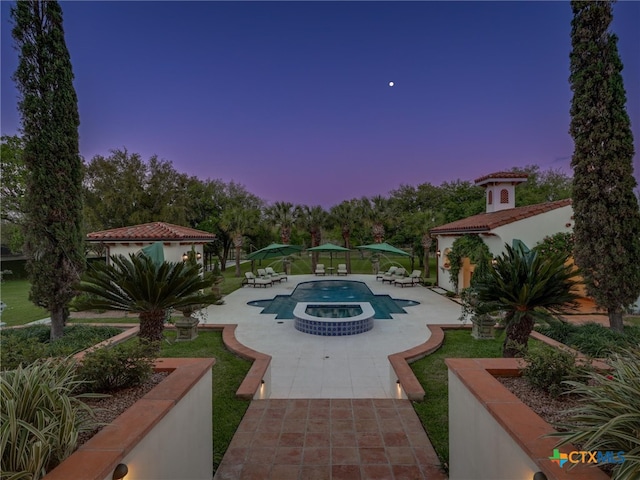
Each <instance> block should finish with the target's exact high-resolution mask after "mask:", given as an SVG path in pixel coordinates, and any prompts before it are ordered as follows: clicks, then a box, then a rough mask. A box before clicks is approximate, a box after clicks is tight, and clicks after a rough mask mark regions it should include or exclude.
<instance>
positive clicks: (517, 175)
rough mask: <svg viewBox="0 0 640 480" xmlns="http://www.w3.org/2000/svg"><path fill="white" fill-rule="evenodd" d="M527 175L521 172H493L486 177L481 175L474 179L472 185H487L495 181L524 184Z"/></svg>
mask: <svg viewBox="0 0 640 480" xmlns="http://www.w3.org/2000/svg"><path fill="white" fill-rule="evenodd" d="M527 178H529V175H528V174H526V173H522V172H494V173H489V174H488V175H483V176H482V177H479V178H476V179H475V180H474V183H475V184H476V185H478V184H479V183H483V184H484V183H488V181H490V180H493V179H496V180H503V179H504V180H506V179H510V180H520V181H521V182H526V181H527Z"/></svg>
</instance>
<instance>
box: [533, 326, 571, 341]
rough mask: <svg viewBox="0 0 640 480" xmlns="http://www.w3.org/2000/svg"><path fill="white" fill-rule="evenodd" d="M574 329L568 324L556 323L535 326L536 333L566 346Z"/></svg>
mask: <svg viewBox="0 0 640 480" xmlns="http://www.w3.org/2000/svg"><path fill="white" fill-rule="evenodd" d="M575 328H576V327H574V326H573V325H571V324H570V323H569V322H561V321H558V322H553V323H548V324H546V325H538V326H536V331H537V332H540V333H541V334H542V335H545V336H547V337H549V338H552V339H554V340H555V341H557V342H560V343H564V344H565V345H566V344H567V341H568V340H569V337H570V336H571V334H572V333H573V332H574V331H575Z"/></svg>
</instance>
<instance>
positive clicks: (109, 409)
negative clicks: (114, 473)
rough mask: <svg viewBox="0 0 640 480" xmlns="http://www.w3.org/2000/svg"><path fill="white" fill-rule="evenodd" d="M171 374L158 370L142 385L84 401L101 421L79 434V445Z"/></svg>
mask: <svg viewBox="0 0 640 480" xmlns="http://www.w3.org/2000/svg"><path fill="white" fill-rule="evenodd" d="M167 375H169V373H167V372H157V373H154V374H152V375H151V377H150V378H149V380H147V381H146V382H145V383H143V384H142V385H139V386H137V387H130V388H123V389H121V390H116V391H114V392H110V393H109V397H105V398H88V399H84V400H83V401H84V403H86V404H87V405H89V406H90V407H91V408H93V411H94V413H95V416H96V420H97V421H98V422H99V423H100V425H99V426H98V427H96V428H95V429H94V430H92V431H90V432H83V433H81V434H80V435H79V436H78V447H80V445H82V444H83V443H85V442H86V441H87V440H89V439H90V438H91V437H93V436H94V435H95V434H96V433H98V432H99V431H100V430H102V429H103V428H104V427H105V426H106V424H109V423H111V422H113V421H114V420H115V419H116V418H117V417H118V415H120V414H121V413H122V412H124V411H125V410H126V409H127V408H129V407H130V406H131V405H133V404H134V403H135V402H136V401H138V400H139V399H141V398H142V397H144V396H145V395H146V394H147V392H149V390H151V389H152V388H153V387H155V386H156V385H157V384H158V383H160V382H161V381H162V380H164V379H165V377H166V376H167Z"/></svg>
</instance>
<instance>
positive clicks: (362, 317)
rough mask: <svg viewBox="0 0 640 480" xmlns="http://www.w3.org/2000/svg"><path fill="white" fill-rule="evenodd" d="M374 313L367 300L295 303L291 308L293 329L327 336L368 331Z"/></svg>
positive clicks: (371, 326)
mask: <svg viewBox="0 0 640 480" xmlns="http://www.w3.org/2000/svg"><path fill="white" fill-rule="evenodd" d="M374 315H375V311H374V310H373V307H372V306H371V304H370V303H369V302H298V303H297V304H296V306H295V308H294V309H293V316H294V319H295V321H294V326H295V328H296V330H299V331H301V332H303V333H310V334H311V335H323V336H329V337H337V336H343V335H356V334H358V333H364V332H368V331H369V330H371V329H372V328H373V317H374Z"/></svg>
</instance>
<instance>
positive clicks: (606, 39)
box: [569, 1, 640, 331]
mask: <svg viewBox="0 0 640 480" xmlns="http://www.w3.org/2000/svg"><path fill="white" fill-rule="evenodd" d="M612 3H613V2H612V1H596V2H594V1H572V2H571V8H572V10H573V20H572V23H571V25H572V29H571V44H572V51H571V55H570V64H571V74H570V77H569V79H570V84H571V89H572V91H573V99H572V103H571V126H570V130H569V132H570V134H571V136H572V137H573V140H574V144H575V147H574V148H575V149H574V152H573V157H572V160H571V166H572V167H573V170H574V177H573V210H574V224H575V226H574V231H575V249H574V257H575V262H576V264H577V265H578V266H579V267H580V268H581V269H582V274H583V277H584V279H585V283H586V286H587V292H588V294H589V295H590V296H592V297H593V298H594V299H595V301H596V304H597V305H598V306H600V307H602V308H605V309H606V310H607V313H608V315H609V323H610V326H611V328H612V329H613V330H617V331H622V314H623V313H624V309H625V308H626V307H627V306H628V305H630V304H632V303H633V302H635V300H636V299H637V298H638V294H640V211H639V207H638V200H637V199H636V197H635V195H634V193H633V189H634V188H635V186H636V184H637V182H636V180H635V179H634V177H633V155H634V148H633V134H632V132H631V126H630V121H629V116H628V115H627V112H626V107H625V103H626V92H625V90H624V86H623V81H622V75H621V71H622V68H623V65H622V61H621V60H620V56H619V54H618V48H617V37H616V36H615V35H613V34H612V33H610V32H609V31H608V29H609V25H610V23H611V20H612V18H613V11H612Z"/></svg>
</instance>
